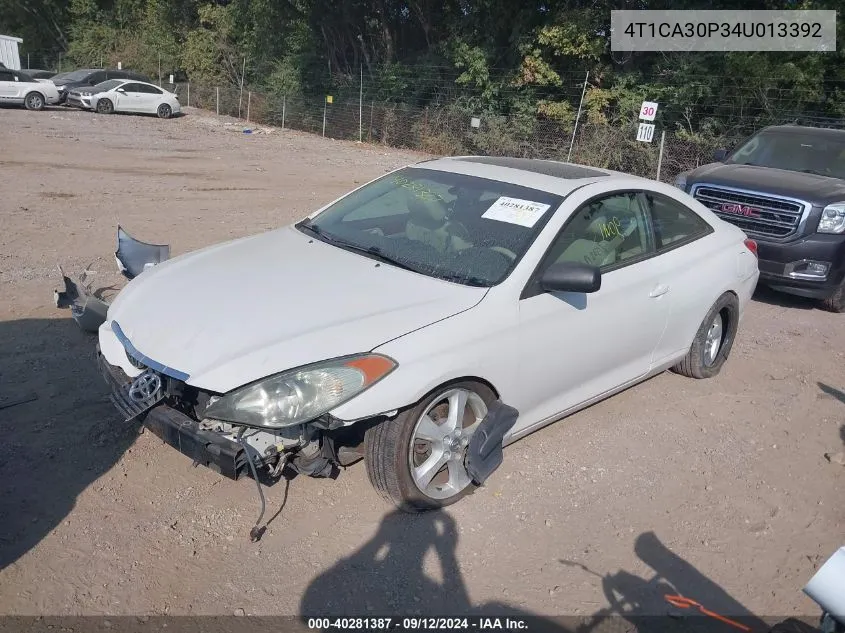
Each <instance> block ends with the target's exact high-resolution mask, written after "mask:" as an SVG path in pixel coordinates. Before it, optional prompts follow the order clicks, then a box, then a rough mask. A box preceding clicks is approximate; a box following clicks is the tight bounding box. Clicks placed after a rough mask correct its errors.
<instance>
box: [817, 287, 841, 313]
mask: <svg viewBox="0 0 845 633" xmlns="http://www.w3.org/2000/svg"><path fill="white" fill-rule="evenodd" d="M821 306H822V309H824V310H827V311H828V312H835V313H837V314H841V313H842V312H845V279H843V280H842V283H841V284H839V287H838V288H837V289H836V292H834V293H833V294H832V295H831V296H829V297H828V298H827V299H823V300H822V302H821Z"/></svg>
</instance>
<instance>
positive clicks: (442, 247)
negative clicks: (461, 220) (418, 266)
mask: <svg viewBox="0 0 845 633" xmlns="http://www.w3.org/2000/svg"><path fill="white" fill-rule="evenodd" d="M407 204H408V220H407V222H406V223H405V237H407V238H408V239H409V240H413V241H415V242H422V243H423V244H428V245H429V246H431V247H433V248H434V249H436V250H437V251H438V252H440V253H445V252H455V251H458V250H461V249H463V248H467V247H469V246H472V245H471V244H470V243H469V242H467V241H466V240H464V239H462V238H461V237H459V236H458V235H455V233H454V231H453V230H452V229H453V227H452V226H451V224H450V222H449V220H448V212H447V210H446V206H445V205H444V204H443V203H442V202H441V201H440V200H437V199H436V198H431V199H423V198H422V197H420V196H417V195H415V194H413V193H412V192H408V194H407Z"/></svg>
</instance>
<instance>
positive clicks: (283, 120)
mask: <svg viewBox="0 0 845 633" xmlns="http://www.w3.org/2000/svg"><path fill="white" fill-rule="evenodd" d="M287 104H288V96H287V95H282V129H283V130H284V129H285V110H286V108H287Z"/></svg>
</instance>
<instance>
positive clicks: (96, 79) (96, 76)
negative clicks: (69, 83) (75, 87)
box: [85, 71, 107, 86]
mask: <svg viewBox="0 0 845 633" xmlns="http://www.w3.org/2000/svg"><path fill="white" fill-rule="evenodd" d="M106 79H107V77H106V73H105V71H99V72H96V73H91V74H90V75H89V76H88V79H87V80H86V82H85V83H87V84H89V85H91V86H96V85H97V84H98V83H100V82H102V81H105V80H106Z"/></svg>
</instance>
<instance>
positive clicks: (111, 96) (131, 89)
mask: <svg viewBox="0 0 845 633" xmlns="http://www.w3.org/2000/svg"><path fill="white" fill-rule="evenodd" d="M104 83H105V84H108V86H107V88H108V89H107V90H105V91H103V92H98V93H94V92H93V90H91V91H90V92H91V94H84V93H85V92H86V91H84V90H83V91H80V97H81V99H80V100H81V102H82V107H87V108H90V109H91V110H94V111H96V112H99V113H100V114H112V113H113V112H134V113H139V114H155V115H157V116H158V117H159V118H160V119H169V118H170V117H171V116H173V115H174V114H177V113H179V112H180V111H181V109H182V108H181V106H180V105H179V97H178V96H177V95H176V94H174V93H172V92H168V91H167V90H162V89H161V88H159V87H158V86H156V85H154V84H149V83H146V82H143V81H133V80H116V79H115V80H110V81H107V82H104ZM100 85H101V86H102V85H103V84H100ZM86 101H87V103H86Z"/></svg>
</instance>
